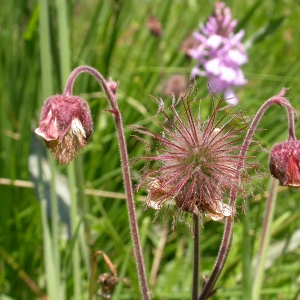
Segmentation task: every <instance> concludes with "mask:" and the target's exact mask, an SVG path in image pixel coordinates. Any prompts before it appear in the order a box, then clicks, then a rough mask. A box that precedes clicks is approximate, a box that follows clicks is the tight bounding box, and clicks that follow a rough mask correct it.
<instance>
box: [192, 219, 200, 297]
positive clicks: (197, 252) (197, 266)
mask: <svg viewBox="0 0 300 300" xmlns="http://www.w3.org/2000/svg"><path fill="white" fill-rule="evenodd" d="M193 226H194V228H193V229H194V262H193V286H192V300H197V299H198V293H199V274H200V222H199V216H197V215H195V214H194V215H193Z"/></svg>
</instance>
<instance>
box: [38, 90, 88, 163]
mask: <svg viewBox="0 0 300 300" xmlns="http://www.w3.org/2000/svg"><path fill="white" fill-rule="evenodd" d="M92 131H93V122H92V118H91V111H90V108H89V106H88V104H87V102H86V101H84V100H83V99H81V98H79V97H76V96H64V95H55V96H51V97H50V98H48V99H47V100H46V101H45V104H44V106H43V108H42V112H41V118H40V125H39V127H38V128H37V129H36V130H35V133H36V134H38V135H40V136H41V137H42V138H43V139H44V141H45V144H46V147H47V148H49V149H50V150H51V152H52V154H53V156H54V158H55V159H57V160H58V161H59V162H60V163H61V164H68V163H69V162H70V161H71V160H72V159H73V158H74V157H75V156H76V155H77V153H78V152H79V150H81V149H83V148H84V147H85V146H86V142H87V140H88V139H89V137H90V136H91V134H92Z"/></svg>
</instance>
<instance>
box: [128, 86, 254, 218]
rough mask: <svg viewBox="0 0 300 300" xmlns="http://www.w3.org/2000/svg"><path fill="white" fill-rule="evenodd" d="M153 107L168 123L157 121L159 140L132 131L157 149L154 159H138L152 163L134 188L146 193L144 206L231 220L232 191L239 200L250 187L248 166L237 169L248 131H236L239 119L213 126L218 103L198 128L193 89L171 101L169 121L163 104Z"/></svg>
mask: <svg viewBox="0 0 300 300" xmlns="http://www.w3.org/2000/svg"><path fill="white" fill-rule="evenodd" d="M156 101H157V103H158V105H159V111H158V113H160V114H162V115H163V116H164V118H165V120H166V121H165V122H159V121H158V118H157V117H156V118H155V120H156V121H157V123H158V124H159V125H160V126H161V127H162V129H163V132H162V133H161V134H157V133H155V132H152V131H150V130H148V129H147V128H144V127H142V126H135V127H133V129H134V130H135V132H137V133H139V134H142V135H148V136H150V137H152V138H153V140H154V144H155V148H156V154H153V155H145V156H142V157H139V158H138V160H140V159H144V160H146V161H150V162H153V164H152V166H150V169H148V170H146V171H145V173H144V174H143V175H142V179H141V182H140V184H139V185H138V188H140V187H144V188H146V189H147V191H148V196H147V206H148V207H151V208H154V209H157V210H160V209H161V208H162V206H163V204H164V203H165V202H167V201H173V202H174V204H175V211H179V212H183V211H187V212H190V213H194V214H197V215H202V213H204V214H205V215H206V216H207V217H209V218H211V219H212V220H220V219H222V218H223V217H229V216H231V217H233V216H234V215H235V208H232V207H230V206H229V205H227V204H226V203H224V201H226V200H228V198H229V194H230V191H232V190H235V191H239V192H240V193H242V194H243V193H244V192H245V186H244V183H245V182H248V181H249V175H248V173H247V172H246V171H245V170H246V168H247V166H245V167H244V168H242V169H241V168H240V167H239V166H241V165H243V161H244V160H245V157H241V156H240V155H239V152H240V149H241V147H242V146H241V144H242V138H241V136H240V134H241V133H242V132H243V131H244V129H245V128H246V126H243V128H236V127H235V126H234V124H233V121H234V119H236V118H237V117H238V115H232V116H230V117H227V115H225V116H224V115H223V116H222V117H221V118H220V120H217V115H219V113H221V112H220V107H221V102H222V100H217V101H216V103H215V105H214V104H213V105H214V109H213V113H212V115H211V117H210V118H209V119H208V120H207V121H205V122H202V121H201V120H200V116H199V115H197V117H196V118H195V117H194V110H193V108H194V105H195V103H196V94H194V93H193V87H190V90H189V91H188V92H187V93H186V94H185V95H183V96H181V97H179V99H178V100H175V99H173V103H172V105H171V106H170V108H169V110H170V112H171V114H172V117H171V116H169V115H168V114H167V112H166V110H165V108H164V103H163V101H162V100H159V99H157V100H156ZM200 101H202V100H200ZM213 103H214V102H213ZM179 104H180V105H182V106H183V108H184V113H183V117H181V116H180V115H179V112H178V108H177V107H178V105H179ZM138 138H139V139H141V138H140V137H138ZM145 143H146V142H145ZM146 144H147V143H146ZM147 145H148V146H149V144H147ZM241 177H243V179H244V180H241Z"/></svg>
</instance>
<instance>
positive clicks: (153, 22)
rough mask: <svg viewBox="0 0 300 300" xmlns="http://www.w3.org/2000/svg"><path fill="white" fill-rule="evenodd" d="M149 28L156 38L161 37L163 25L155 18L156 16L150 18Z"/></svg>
mask: <svg viewBox="0 0 300 300" xmlns="http://www.w3.org/2000/svg"><path fill="white" fill-rule="evenodd" d="M147 27H148V28H149V30H150V32H151V33H152V34H153V35H154V36H156V37H158V36H161V34H162V25H161V23H160V22H159V20H158V19H157V18H156V17H154V16H150V17H149V19H148V24H147Z"/></svg>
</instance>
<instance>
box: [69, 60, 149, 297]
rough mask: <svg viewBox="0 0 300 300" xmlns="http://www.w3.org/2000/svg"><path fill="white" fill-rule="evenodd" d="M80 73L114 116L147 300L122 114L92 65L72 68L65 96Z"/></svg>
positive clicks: (137, 261) (137, 262) (141, 282)
mask: <svg viewBox="0 0 300 300" xmlns="http://www.w3.org/2000/svg"><path fill="white" fill-rule="evenodd" d="M81 73H89V74H91V75H92V76H93V77H95V78H96V79H97V81H98V82H99V84H100V85H101V87H102V89H103V90H104V92H105V93H106V95H107V99H108V101H109V103H110V106H111V109H110V110H109V111H110V112H111V113H112V115H113V116H114V121H115V126H116V131H117V137H118V143H119V150H120V155H121V166H122V171H123V178H124V188H125V194H126V201H127V207H128V218H129V224H130V231H131V237H132V241H133V248H134V255H135V259H136V264H137V269H138V277H139V284H140V291H141V294H142V299H143V300H148V299H150V292H149V288H148V284H147V279H146V272H145V266H144V259H143V253H142V247H141V243H140V237H139V230H138V224H137V219H136V213H135V206H134V197H133V189H132V183H131V176H130V169H129V160H128V153H127V146H126V141H125V135H124V129H123V124H122V116H121V113H120V110H119V108H118V103H117V101H116V97H115V94H114V93H113V92H112V91H111V89H110V88H109V86H108V84H107V83H106V81H105V79H104V78H103V76H102V75H101V74H100V73H99V72H98V71H97V70H95V69H94V68H92V67H89V66H81V67H78V68H76V69H75V70H73V72H72V73H71V74H70V76H69V79H68V81H67V85H66V88H65V90H64V95H65V96H70V95H72V91H73V85H74V82H75V79H76V78H77V76H78V75H79V74H81Z"/></svg>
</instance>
